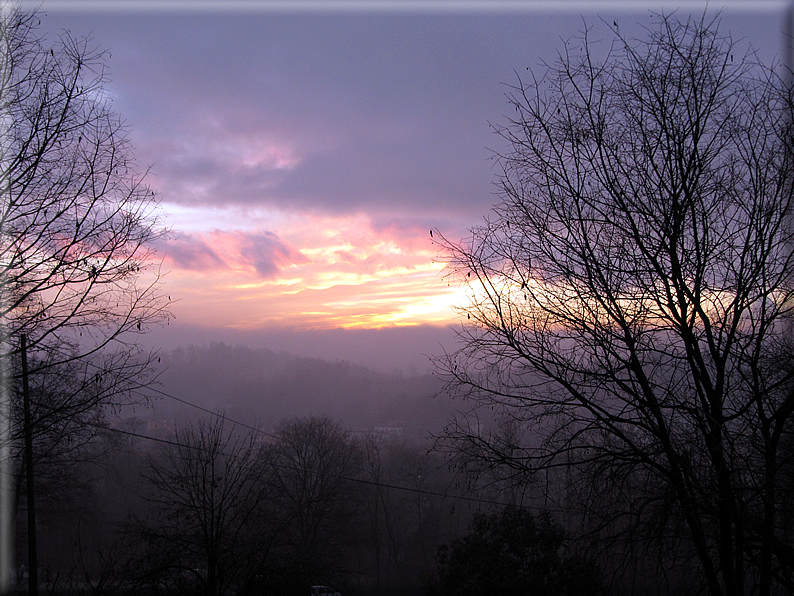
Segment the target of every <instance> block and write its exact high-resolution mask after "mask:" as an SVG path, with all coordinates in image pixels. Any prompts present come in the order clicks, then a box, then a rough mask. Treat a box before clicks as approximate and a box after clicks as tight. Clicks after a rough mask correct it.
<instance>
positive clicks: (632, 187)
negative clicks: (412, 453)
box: [439, 15, 794, 594]
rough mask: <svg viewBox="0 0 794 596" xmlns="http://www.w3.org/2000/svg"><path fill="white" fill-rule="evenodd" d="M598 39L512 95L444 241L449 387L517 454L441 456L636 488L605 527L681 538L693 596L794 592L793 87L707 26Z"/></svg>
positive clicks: (484, 436) (570, 47)
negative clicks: (465, 207) (480, 220)
mask: <svg viewBox="0 0 794 596" xmlns="http://www.w3.org/2000/svg"><path fill="white" fill-rule="evenodd" d="M612 33H613V36H612V37H613V41H612V43H611V45H609V47H607V48H606V49H604V48H602V47H600V46H597V44H594V43H592V42H591V39H590V37H589V35H588V32H587V31H586V32H585V33H584V34H583V35H582V38H581V39H573V40H570V41H569V42H567V43H566V44H565V47H564V49H563V51H562V52H561V54H560V55H559V59H558V60H557V62H555V63H554V64H553V65H552V66H550V67H549V68H548V70H547V71H546V73H545V74H544V75H543V76H542V77H539V78H538V77H536V76H535V75H534V74H532V73H530V75H529V79H528V81H522V80H520V79H519V82H518V83H517V85H515V86H514V87H512V88H511V91H510V92H509V94H508V99H509V102H510V104H511V108H512V110H513V113H512V116H511V117H510V118H509V120H508V123H507V124H506V125H505V126H504V127H499V128H497V132H498V133H499V134H501V135H502V136H503V137H504V138H505V139H506V140H507V141H508V142H509V144H510V147H511V149H510V150H509V151H507V152H505V153H504V154H503V155H499V156H497V157H498V161H499V163H500V164H501V166H502V168H503V173H502V175H501V177H500V189H501V201H500V202H499V203H498V205H497V206H496V207H495V209H494V211H493V215H492V216H491V217H490V218H489V219H487V220H486V222H485V224H484V225H482V226H480V227H477V228H475V229H473V230H472V236H471V239H470V240H469V241H465V242H461V243H454V242H450V241H446V240H444V241H443V242H444V247H445V248H446V250H447V251H448V253H447V254H448V255H449V265H450V267H452V268H453V270H454V273H455V274H457V275H459V276H461V277H462V279H463V281H464V282H466V283H468V285H469V287H470V296H471V301H470V303H469V304H468V305H464V306H463V308H462V311H463V312H464V313H466V314H467V315H468V317H470V319H471V322H470V324H467V325H465V326H464V327H463V329H462V331H461V334H460V336H461V340H462V347H461V348H460V350H459V351H458V352H456V353H454V354H450V355H448V356H446V357H444V358H442V359H440V360H439V364H440V367H441V371H442V373H443V374H444V375H446V378H447V380H448V381H449V385H448V387H449V389H450V390H452V391H455V392H462V393H464V394H466V395H468V396H469V397H470V398H472V399H473V400H475V403H477V404H480V405H488V406H494V407H497V408H499V409H500V410H501V411H502V414H503V415H504V416H507V417H510V418H512V420H513V421H514V422H516V423H518V424H520V425H522V428H523V432H528V433H529V436H531V437H532V441H533V442H532V444H531V445H530V446H529V447H530V448H526V449H518V450H515V449H513V447H515V446H514V445H509V444H506V445H500V444H499V443H498V442H493V441H490V440H489V439H490V437H489V435H488V433H487V432H469V429H468V428H467V427H466V425H465V423H464V422H461V423H460V424H459V425H458V426H457V427H456V426H454V425H453V426H452V427H451V431H450V434H449V436H448V438H449V439H450V440H452V442H453V444H457V445H459V446H462V447H463V448H465V449H467V450H468V452H469V453H477V454H480V455H481V456H482V457H485V458H489V461H490V462H492V463H493V464H494V465H505V464H507V465H510V466H512V467H513V468H514V469H517V470H523V471H525V472H527V473H531V472H534V471H536V470H538V469H543V468H547V469H548V468H554V467H556V466H560V467H568V466H570V467H573V468H576V469H577V470H578V472H579V473H585V472H586V471H588V470H589V471H590V472H591V473H592V474H591V475H590V476H589V482H590V483H595V482H599V483H604V484H606V485H609V483H612V482H614V483H617V482H619V481H621V480H620V479H627V478H631V479H632V482H634V488H633V489H632V490H631V491H630V492H629V493H627V495H626V498H627V499H628V503H627V507H626V508H625V509H623V511H621V512H618V513H616V515H622V516H626V517H632V518H633V519H635V520H647V519H648V518H649V517H655V516H656V517H658V515H659V513H660V512H662V511H664V512H665V515H667V516H668V519H670V518H675V519H678V520H681V524H676V530H673V529H671V528H670V526H669V525H667V526H665V525H664V524H659V525H658V526H657V529H658V531H659V532H670V533H668V534H666V535H663V536H662V537H661V538H665V536H666V538H667V540H664V539H662V540H659V542H660V543H661V544H663V545H667V546H666V547H665V548H667V547H669V546H670V545H672V544H673V543H674V541H673V538H674V536H673V534H672V532H673V531H678V530H679V529H683V530H684V531H685V535H684V537H685V538H686V542H687V544H688V545H689V549H688V551H687V552H691V553H693V559H694V561H695V562H696V563H697V567H698V568H699V571H700V576H701V578H702V581H703V583H704V587H705V588H706V589H707V590H708V592H709V593H711V594H742V593H745V592H747V591H752V590H758V593H760V594H769V593H770V591H771V589H772V586H773V585H774V584H776V583H777V585H784V586H787V587H788V588H789V589H791V588H792V587H793V586H792V584H791V579H790V578H791V566H792V561H794V559H792V558H791V556H790V554H791V546H790V544H791V541H790V536H789V535H788V534H787V533H786V532H785V531H784V528H783V526H782V525H781V524H780V521H781V518H782V517H783V515H782V514H783V512H785V510H786V508H788V507H790V504H789V502H788V499H787V498H786V497H785V496H784V495H782V494H781V492H780V486H779V485H780V481H781V479H780V475H779V471H780V469H781V465H782V463H783V462H781V461H780V458H781V457H782V455H783V452H782V451H781V440H782V438H783V437H784V435H785V433H786V432H787V429H790V428H791V423H792V421H791V415H792V411H794V392H792V372H794V367H792V361H791V356H790V355H791V351H792V348H793V347H794V346H793V345H792V342H791V337H790V326H791V315H792V271H793V270H792V251H791V246H792V231H791V226H790V219H791V216H792V177H793V176H794V168H793V167H792V159H791V158H792V142H791V141H792V105H793V104H792V94H791V89H790V87H789V86H787V85H786V84H784V82H783V81H782V80H781V79H780V78H779V77H778V76H777V75H776V74H775V72H774V71H773V70H772V69H771V68H768V67H765V66H763V65H762V64H759V63H758V62H757V60H756V59H755V56H754V55H753V54H752V53H746V54H741V53H740V51H739V48H738V47H737V45H736V44H734V43H733V41H732V40H731V39H730V37H726V36H724V35H722V34H720V33H719V29H718V24H717V23H716V22H715V21H708V20H707V18H706V17H705V15H704V17H703V18H702V19H700V20H688V21H686V22H683V21H680V20H678V19H677V18H676V17H665V16H660V17H656V18H655V24H654V25H652V26H651V28H649V29H647V31H646V33H647V38H646V39H645V40H644V41H636V40H633V39H627V38H625V37H623V36H621V35H620V34H619V32H618V30H617V28H614V29H613V30H612ZM505 446H507V447H509V449H505V448H504V447H505ZM786 517H788V516H786ZM675 538H678V537H675ZM690 581H691V580H690ZM690 585H691V584H690Z"/></svg>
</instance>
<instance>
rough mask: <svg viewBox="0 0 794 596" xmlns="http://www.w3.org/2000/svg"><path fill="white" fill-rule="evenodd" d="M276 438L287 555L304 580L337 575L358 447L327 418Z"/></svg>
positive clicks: (289, 427)
mask: <svg viewBox="0 0 794 596" xmlns="http://www.w3.org/2000/svg"><path fill="white" fill-rule="evenodd" d="M276 435H277V439H276V440H275V441H273V443H272V444H271V445H269V448H270V450H271V454H272V461H273V468H272V469H273V475H272V478H271V483H272V486H273V490H274V495H275V499H274V502H275V505H276V509H277V511H279V515H280V516H281V518H282V519H283V525H284V528H285V532H286V533H285V541H286V544H285V547H286V552H285V555H286V556H287V557H288V558H289V559H290V560H289V563H288V564H289V565H291V566H292V567H293V568H294V570H295V572H296V573H298V574H304V575H305V576H306V577H303V578H302V579H306V580H311V579H312V578H317V579H322V578H323V577H326V576H327V575H328V574H332V573H333V572H334V571H335V567H336V565H337V564H338V563H339V561H340V559H341V556H342V554H343V551H344V547H345V546H346V545H347V542H348V540H349V538H350V530H351V529H352V528H350V525H349V521H350V519H351V516H352V513H353V511H354V510H355V507H356V505H357V498H356V492H355V491H354V490H353V487H352V485H351V479H352V478H354V477H355V475H356V473H357V471H358V470H357V450H356V445H355V444H354V443H353V441H351V439H350V436H349V435H348V433H347V432H346V431H344V430H343V429H342V428H341V427H340V426H339V425H338V424H335V423H333V422H332V421H331V420H330V419H328V418H299V419H294V420H290V421H287V422H284V423H282V424H281V426H280V427H279V429H278V430H277V432H276Z"/></svg>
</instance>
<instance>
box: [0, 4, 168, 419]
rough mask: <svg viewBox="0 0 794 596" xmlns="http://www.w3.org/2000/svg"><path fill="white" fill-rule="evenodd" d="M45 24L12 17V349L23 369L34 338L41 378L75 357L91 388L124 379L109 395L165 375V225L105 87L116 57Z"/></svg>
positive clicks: (8, 117)
mask: <svg viewBox="0 0 794 596" xmlns="http://www.w3.org/2000/svg"><path fill="white" fill-rule="evenodd" d="M38 20H39V18H38V16H37V15H36V14H35V13H33V14H29V13H24V12H21V11H8V12H6V13H4V15H3V18H2V20H1V21H0V38H2V42H3V46H4V47H3V52H2V60H3V63H2V68H0V114H2V117H3V122H4V124H3V126H4V134H3V142H2V143H3V144H2V158H1V159H0V180H2V184H3V187H2V193H3V197H4V198H3V200H2V202H0V279H1V280H2V286H1V287H0V320H2V322H3V327H4V334H5V336H4V337H5V343H4V349H3V352H4V355H5V357H6V361H7V362H9V363H10V364H11V365H12V366H11V370H12V372H13V371H15V370H16V366H14V362H15V361H16V354H18V350H19V342H18V338H19V337H20V336H21V335H22V334H24V335H26V336H27V340H28V348H29V351H30V356H29V359H30V360H31V374H38V373H44V372H46V371H48V370H52V369H55V368H57V367H59V366H61V365H63V364H69V363H74V366H73V369H74V379H75V380H79V382H80V383H81V384H83V385H84V386H91V387H94V388H96V387H99V386H100V385H101V383H105V386H106V387H107V386H110V385H112V386H113V387H114V390H113V391H112V392H110V393H108V392H103V391H96V390H92V391H86V392H83V393H82V395H84V396H87V395H88V394H91V395H92V396H93V397H92V398H90V399H94V398H97V399H96V400H95V401H97V402H101V403H108V402H112V401H113V399H121V398H122V396H126V397H129V396H130V394H131V392H132V391H134V390H135V389H136V388H140V387H141V386H142V385H144V384H145V383H146V382H147V380H148V379H150V377H151V375H150V374H148V371H149V367H148V365H149V363H150V357H149V356H148V355H146V354H141V353H139V349H138V347H137V345H136V343H135V336H136V335H138V334H139V333H142V332H145V331H146V330H147V328H148V326H149V325H151V324H154V323H161V322H162V323H165V322H166V319H167V316H168V314H167V310H166V308H165V307H166V302H167V300H164V297H163V296H162V295H161V293H160V292H159V271H158V265H157V263H156V262H155V260H154V259H155V253H154V250H153V248H152V242H153V241H154V240H156V239H158V238H160V237H161V236H162V234H163V233H164V230H163V229H162V228H161V227H160V225H159V221H158V211H157V202H156V199H155V193H154V191H153V190H152V189H151V188H149V187H148V186H146V185H145V183H144V175H145V173H143V172H140V171H138V170H137V169H136V166H135V163H134V159H133V156H132V148H131V146H130V144H129V141H128V138H127V129H126V126H125V125H124V122H123V121H122V120H121V118H120V117H119V116H118V115H116V114H115V113H114V112H113V110H112V105H111V101H110V98H109V97H108V95H107V92H106V91H105V83H106V80H107V74H106V69H107V66H106V62H107V58H108V55H107V54H106V53H105V52H102V51H100V50H97V49H95V48H94V47H93V46H92V45H91V41H90V39H78V38H75V37H73V36H72V35H70V34H69V33H63V34H62V35H61V36H60V38H59V39H58V40H57V41H56V42H54V43H53V44H52V45H47V44H46V41H45V40H44V39H43V38H41V37H39V36H38V35H37V32H36V26H37V24H38ZM9 355H10V359H9ZM87 362H90V367H91V368H90V370H83V369H84V368H85V367H86V366H89V365H88V364H86V363H87Z"/></svg>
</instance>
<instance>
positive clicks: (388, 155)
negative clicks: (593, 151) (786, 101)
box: [25, 0, 786, 359]
mask: <svg viewBox="0 0 794 596" xmlns="http://www.w3.org/2000/svg"><path fill="white" fill-rule="evenodd" d="M39 4H40V5H41V9H42V11H43V12H44V13H45V14H46V16H44V17H43V18H42V26H41V27H42V32H46V33H47V34H48V36H55V35H57V33H58V31H60V30H61V29H69V30H70V31H71V32H72V33H74V34H75V35H87V34H90V35H92V37H93V39H94V41H95V43H96V44H97V45H98V46H100V47H102V48H106V49H108V50H109V51H110V59H109V67H110V73H111V82H110V84H109V85H108V90H109V92H110V95H111V97H112V98H113V101H114V106H115V109H116V111H117V112H118V113H119V114H121V115H122V116H123V117H124V118H125V120H126V121H127V123H128V125H129V130H130V137H131V139H132V142H133V145H134V147H135V154H136V157H137V160H138V163H139V164H140V165H141V166H144V167H145V166H151V174H150V176H149V178H148V183H149V184H150V185H151V186H152V187H153V188H154V189H156V190H157V191H158V194H159V197H160V199H161V201H162V215H163V219H164V222H165V223H166V224H167V225H168V226H169V228H170V229H171V237H170V239H169V240H168V241H166V242H162V243H161V244H160V245H159V246H158V249H159V251H160V253H161V254H162V255H163V258H164V263H163V269H164V270H165V271H166V272H167V275H166V278H165V282H166V287H167V291H168V293H169V294H170V295H171V296H172V298H173V299H174V300H175V303H174V306H173V312H174V314H175V315H176V320H175V322H174V323H173V325H174V326H175V327H177V328H179V329H182V330H183V331H184V330H186V329H191V330H203V331H204V332H206V333H208V334H212V333H216V334H218V335H219V336H222V334H223V332H224V330H225V331H226V332H231V331H233V330H234V331H236V332H239V333H244V334H247V335H246V337H254V336H256V334H261V335H265V334H269V333H270V334H271V335H272V334H273V333H276V332H278V333H279V334H281V335H280V336H279V337H282V338H283V337H285V334H288V333H289V332H295V333H307V332H311V331H312V330H333V329H337V330H338V329H339V328H347V329H351V330H353V329H371V328H381V327H394V326H423V327H422V329H424V330H425V332H426V330H427V327H426V325H427V324H430V325H432V326H438V327H442V328H443V327H448V326H449V325H452V324H454V323H455V322H456V320H457V318H456V315H455V313H454V312H453V311H452V310H451V308H450V307H451V306H452V305H454V304H456V303H460V302H461V300H462V294H461V288H460V287H459V286H458V285H457V283H454V282H453V283H451V284H450V283H449V281H450V280H449V279H447V278H446V277H445V275H444V270H443V265H442V264H441V263H440V262H439V261H440V259H439V254H438V246H437V245H435V244H433V242H432V241H431V238H430V235H429V230H430V229H431V228H438V229H439V230H441V231H442V232H443V233H444V235H446V236H447V237H448V238H451V239H460V238H462V237H465V235H466V230H467V229H468V228H470V227H471V226H473V225H476V224H478V223H480V222H481V221H482V218H483V217H484V216H485V215H486V214H487V212H488V210H489V208H490V206H491V205H492V204H493V203H494V201H495V196H494V190H495V189H494V184H493V183H494V181H495V179H496V173H497V169H496V168H495V167H494V162H493V161H492V160H491V159H490V157H491V156H492V155H493V151H495V150H496V151H498V150H500V149H502V148H504V145H503V143H502V142H501V139H500V138H499V137H497V136H496V135H495V134H494V133H493V132H492V130H491V128H490V126H489V123H493V124H502V123H504V116H505V114H506V107H507V103H506V99H505V97H504V94H505V92H506V91H507V88H506V87H505V85H504V83H508V84H514V83H516V82H517V73H518V74H519V75H520V74H521V73H526V69H527V67H531V68H532V69H535V70H536V72H538V73H540V72H542V70H543V67H542V63H543V62H544V61H546V62H551V61H553V60H554V58H555V56H556V52H557V51H558V50H559V49H561V48H562V47H563V40H565V39H571V38H573V36H575V35H576V33H577V31H579V30H580V29H581V28H582V26H583V20H582V19H583V18H584V19H585V21H586V22H587V24H590V25H593V26H594V32H595V33H596V35H595V36H594V37H597V38H608V37H609V35H610V33H609V31H608V29H607V27H606V25H605V24H604V22H602V20H601V19H603V21H605V22H606V23H609V25H611V24H612V22H613V21H617V22H618V24H619V28H620V31H621V33H624V34H627V35H631V34H635V35H638V36H641V35H642V34H641V31H640V29H639V28H638V26H637V23H643V24H644V23H646V22H648V23H649V22H650V11H653V10H657V11H658V10H664V12H667V13H669V12H672V11H673V10H674V9H676V7H677V6H678V5H680V6H681V7H682V8H681V9H679V12H678V14H679V16H681V17H685V16H686V15H688V14H689V13H694V14H696V15H700V14H701V13H702V10H703V7H704V6H705V3H704V2H683V3H673V2H665V3H659V2H643V1H633V2H629V1H613V2H602V3H599V2H566V1H564V0H560V1H558V2H545V1H538V2H533V1H532V0H527V1H523V0H514V1H501V2H495V3H493V4H494V5H495V6H496V7H497V8H486V6H487V5H488V3H487V2H478V1H475V2H471V1H466V0H461V1H459V2H447V1H435V2H427V3H426V4H422V3H416V2H385V3H379V2H378V1H377V0H374V1H373V2H361V3H357V2H333V1H332V2H325V3H323V2H301V3H293V4H292V5H290V3H281V2H264V1H263V2H230V3H227V4H223V3H214V2H202V1H194V2H189V1H188V2H158V1H151V0H150V1H141V2H124V1H122V2H118V1H114V0H108V1H103V2H91V1H87V2H86V1H84V2H72V1H69V0H50V1H47V0H45V1H44V2H42V3H38V2H37V3H35V5H39ZM221 5H223V6H225V8H219V7H220V6H221ZM723 5H724V6H725V7H726V8H725V9H724V12H723V15H722V27H721V29H722V30H723V31H724V32H726V33H727V32H730V33H731V34H732V35H733V36H734V38H742V39H743V40H744V44H745V46H746V44H747V43H748V42H749V43H752V44H753V46H755V47H756V48H757V49H758V50H759V51H760V55H761V58H762V59H763V60H764V61H765V62H770V61H771V60H772V59H773V58H775V57H779V56H780V54H781V50H782V35H781V32H782V29H783V22H784V21H783V18H784V13H785V7H786V3H785V2H763V1H760V2H724V3H720V2H711V3H710V4H709V6H710V8H709V10H710V12H716V10H717V9H718V8H719V7H720V6H723ZM25 6H34V3H31V4H30V5H27V4H26V5H25ZM290 6H292V7H291V8H290ZM571 43H575V40H572V41H571ZM337 333H338V331H337ZM336 337H338V336H336ZM423 337H425V336H423ZM422 341H425V340H422ZM432 347H433V346H429V348H428V349H429V350H432ZM328 349H329V350H331V351H332V352H334V353H335V354H337V355H339V354H342V355H344V354H345V352H344V351H343V350H341V351H340V350H339V349H338V346H337V348H336V349H333V348H328ZM319 355H327V354H319ZM362 359H365V358H363V357H362Z"/></svg>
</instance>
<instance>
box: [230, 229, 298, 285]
mask: <svg viewBox="0 0 794 596" xmlns="http://www.w3.org/2000/svg"><path fill="white" fill-rule="evenodd" d="M239 250H240V256H241V257H242V258H243V259H244V260H245V261H247V262H248V263H249V264H250V265H252V266H253V267H254V269H256V272H257V273H258V274H259V276H260V277H262V278H265V279H267V278H272V277H275V276H276V275H277V274H278V273H279V272H280V271H281V270H282V269H284V268H285V267H288V266H289V265H293V264H299V263H307V262H308V261H309V259H308V258H307V257H306V255H304V254H303V253H302V252H300V251H299V250H297V249H295V248H293V247H292V246H290V245H289V244H287V243H286V242H284V241H283V240H282V239H281V238H279V237H278V236H277V235H276V234H274V233H272V232H255V233H245V234H241V239H240V249H239Z"/></svg>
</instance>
